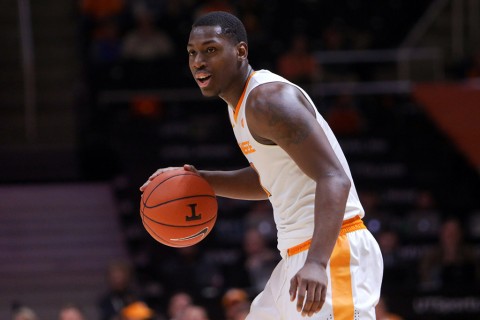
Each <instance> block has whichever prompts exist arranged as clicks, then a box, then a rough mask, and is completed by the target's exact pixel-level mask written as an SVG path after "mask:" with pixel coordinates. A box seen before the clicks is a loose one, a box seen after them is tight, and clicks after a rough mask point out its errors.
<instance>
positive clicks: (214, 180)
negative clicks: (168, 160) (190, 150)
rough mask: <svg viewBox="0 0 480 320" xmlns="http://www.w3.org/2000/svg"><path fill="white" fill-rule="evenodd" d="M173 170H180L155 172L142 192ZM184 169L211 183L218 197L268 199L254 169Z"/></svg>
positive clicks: (188, 167) (165, 169)
mask: <svg viewBox="0 0 480 320" xmlns="http://www.w3.org/2000/svg"><path fill="white" fill-rule="evenodd" d="M172 169H178V168H173V167H172V168H163V169H158V170H157V171H155V172H154V173H153V174H152V175H151V176H150V177H149V178H148V180H147V181H146V182H145V183H144V184H143V185H142V186H141V187H140V191H142V192H143V191H144V190H145V188H146V187H147V185H148V184H149V183H150V181H152V180H153V179H154V178H155V177H157V176H158V175H160V174H161V173H162V172H165V171H168V170H172ZM183 169H185V170H186V171H192V172H196V173H198V174H200V175H201V176H202V177H203V178H205V179H206V180H207V181H208V183H210V185H211V186H212V188H213V190H215V194H216V195H217V196H220V197H225V198H232V199H242V200H266V199H268V196H267V194H266V192H265V191H264V190H263V188H262V186H261V185H260V180H259V179H258V174H257V173H256V172H255V170H254V169H253V168H252V167H246V168H243V169H239V170H230V171H208V170H197V169H196V168H195V167H194V166H192V165H189V164H186V165H184V166H183Z"/></svg>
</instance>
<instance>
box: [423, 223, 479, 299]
mask: <svg viewBox="0 0 480 320" xmlns="http://www.w3.org/2000/svg"><path fill="white" fill-rule="evenodd" d="M479 267H480V266H479V261H478V258H477V257H476V256H475V253H474V251H473V248H472V247H471V246H470V245H469V244H468V243H466V242H465V241H464V235H463V229H462V225H461V223H460V221H459V220H458V219H456V218H448V219H446V220H445V221H444V222H443V223H442V226H441V229H440V234H439V239H438V243H437V244H436V245H435V246H434V247H433V248H432V249H431V250H430V251H429V252H428V253H427V254H426V255H425V256H424V257H423V259H422V261H421V264H420V270H419V271H420V286H421V289H422V290H425V291H440V292H444V293H462V294H469V293H473V292H477V293H478V292H479V287H480V281H479V279H480V268H479Z"/></svg>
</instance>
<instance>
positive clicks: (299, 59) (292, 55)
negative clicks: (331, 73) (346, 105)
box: [277, 34, 321, 84]
mask: <svg viewBox="0 0 480 320" xmlns="http://www.w3.org/2000/svg"><path fill="white" fill-rule="evenodd" d="M277 70H278V73H279V74H280V75H281V76H283V77H285V78H286V79H288V80H290V81H292V82H295V83H300V84H309V83H313V82H316V81H319V80H320V78H321V68H320V65H319V64H318V62H317V60H316V59H315V56H314V55H313V54H312V53H311V52H310V50H309V48H308V37H307V36H306V35H305V34H296V35H294V36H293V38H292V40H291V44H290V47H289V49H288V50H287V51H286V52H285V53H283V54H282V55H280V57H279V58H278V61H277Z"/></svg>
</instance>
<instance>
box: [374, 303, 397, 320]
mask: <svg viewBox="0 0 480 320" xmlns="http://www.w3.org/2000/svg"><path fill="white" fill-rule="evenodd" d="M375 316H376V320H403V318H402V317H400V316H399V315H397V314H394V313H392V312H390V310H389V309H388V305H387V302H386V301H385V298H384V297H380V300H379V301H378V304H377V306H376V307H375Z"/></svg>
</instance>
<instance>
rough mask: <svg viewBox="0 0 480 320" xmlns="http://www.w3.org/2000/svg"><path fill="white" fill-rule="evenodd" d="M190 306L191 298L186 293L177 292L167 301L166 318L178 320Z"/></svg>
mask: <svg viewBox="0 0 480 320" xmlns="http://www.w3.org/2000/svg"><path fill="white" fill-rule="evenodd" d="M190 305H192V297H191V296H190V295H189V294H188V293H186V292H183V291H181V292H177V293H175V294H173V295H172V296H171V297H170V299H169V300H168V306H167V316H168V319H169V320H178V319H179V317H180V314H181V313H182V312H183V311H184V310H185V309H186V308H187V307H188V306H190Z"/></svg>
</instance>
